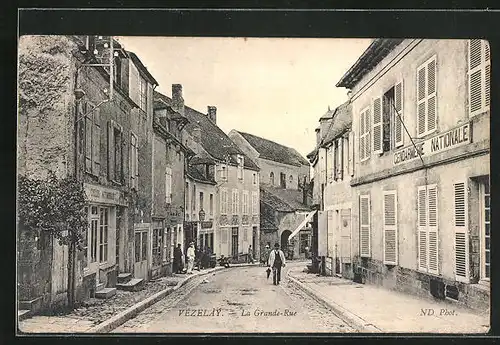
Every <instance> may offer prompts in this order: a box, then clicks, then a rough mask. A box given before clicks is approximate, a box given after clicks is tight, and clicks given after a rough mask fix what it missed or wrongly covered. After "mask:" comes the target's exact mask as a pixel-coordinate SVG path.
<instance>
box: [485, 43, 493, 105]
mask: <svg viewBox="0 0 500 345" xmlns="http://www.w3.org/2000/svg"><path fill="white" fill-rule="evenodd" d="M483 43H484V63H485V67H484V106H485V107H486V109H489V108H490V77H491V76H490V74H491V70H490V65H491V62H490V44H489V42H488V41H483Z"/></svg>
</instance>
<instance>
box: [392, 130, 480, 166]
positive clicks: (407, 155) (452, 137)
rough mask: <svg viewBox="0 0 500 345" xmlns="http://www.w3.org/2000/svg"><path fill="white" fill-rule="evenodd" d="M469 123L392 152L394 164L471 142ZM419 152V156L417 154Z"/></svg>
mask: <svg viewBox="0 0 500 345" xmlns="http://www.w3.org/2000/svg"><path fill="white" fill-rule="evenodd" d="M470 128H471V127H470V123H466V124H464V125H461V126H459V127H456V128H453V129H451V130H449V131H447V132H445V133H440V134H438V135H436V136H433V137H431V138H428V139H425V140H424V141H420V142H417V143H415V146H414V145H411V146H407V147H405V148H403V149H401V150H398V151H395V152H394V165H398V164H402V163H406V162H409V161H413V160H415V159H420V156H422V157H427V156H432V155H434V154H437V153H440V152H443V151H447V150H450V149H453V148H455V147H459V146H463V145H467V144H469V143H471V142H472V135H471V131H470ZM419 154H420V156H419Z"/></svg>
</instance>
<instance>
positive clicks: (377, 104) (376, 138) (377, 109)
mask: <svg viewBox="0 0 500 345" xmlns="http://www.w3.org/2000/svg"><path fill="white" fill-rule="evenodd" d="M372 128H373V136H372V137H373V153H383V147H382V140H383V136H382V97H377V98H375V99H374V100H373V127H372Z"/></svg>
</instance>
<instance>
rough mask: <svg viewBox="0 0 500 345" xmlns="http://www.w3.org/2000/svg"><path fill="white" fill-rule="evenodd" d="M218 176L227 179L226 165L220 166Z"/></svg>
mask: <svg viewBox="0 0 500 345" xmlns="http://www.w3.org/2000/svg"><path fill="white" fill-rule="evenodd" d="M220 178H221V180H222V181H226V180H227V167H226V166H222V167H221V171H220Z"/></svg>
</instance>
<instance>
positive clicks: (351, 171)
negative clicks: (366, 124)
mask: <svg viewBox="0 0 500 345" xmlns="http://www.w3.org/2000/svg"><path fill="white" fill-rule="evenodd" d="M349 146H350V148H349V174H351V176H354V146H355V145H354V132H353V131H351V132H349Z"/></svg>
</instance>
